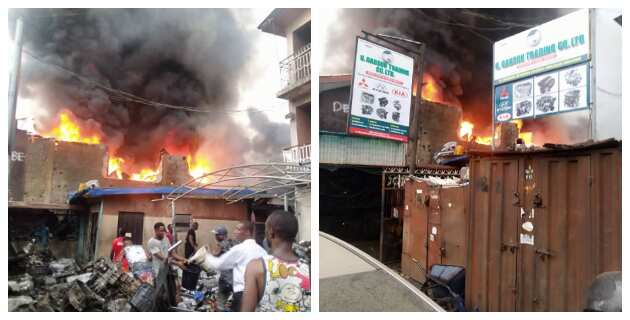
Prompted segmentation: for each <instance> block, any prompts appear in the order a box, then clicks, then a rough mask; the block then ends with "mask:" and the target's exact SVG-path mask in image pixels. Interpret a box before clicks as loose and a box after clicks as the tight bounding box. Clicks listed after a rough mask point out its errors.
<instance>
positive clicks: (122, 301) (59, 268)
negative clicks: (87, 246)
mask: <svg viewBox="0 0 630 320" xmlns="http://www.w3.org/2000/svg"><path fill="white" fill-rule="evenodd" d="M25 249H26V250H24V249H23V252H21V257H20V258H19V259H18V260H17V261H14V264H15V265H14V267H15V268H16V269H21V270H24V273H23V274H21V275H17V276H12V277H9V282H8V284H9V301H8V305H9V311H46V312H52V311H132V310H134V306H133V305H132V304H131V303H130V301H132V300H133V299H134V297H135V296H136V293H137V292H138V289H139V288H140V287H141V283H140V282H139V281H138V280H136V279H134V278H133V277H132V276H130V275H129V274H127V273H122V272H119V271H117V269H116V267H115V266H114V264H113V263H112V262H111V261H109V259H107V258H99V259H98V260H96V261H95V262H93V263H88V264H86V265H83V266H79V265H78V264H77V262H76V261H75V260H74V259H68V258H62V259H54V257H53V256H52V255H51V254H50V251H48V250H46V249H33V248H32V247H29V246H27V248H25ZM29 250H30V251H29Z"/></svg>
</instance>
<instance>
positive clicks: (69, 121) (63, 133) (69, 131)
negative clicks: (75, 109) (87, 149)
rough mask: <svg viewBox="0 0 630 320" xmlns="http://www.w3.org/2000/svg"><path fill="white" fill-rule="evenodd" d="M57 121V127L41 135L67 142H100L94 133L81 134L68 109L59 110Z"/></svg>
mask: <svg viewBox="0 0 630 320" xmlns="http://www.w3.org/2000/svg"><path fill="white" fill-rule="evenodd" d="M58 123H59V124H58V125H57V127H55V128H53V129H52V130H51V131H50V132H47V133H44V134H42V135H43V136H46V137H52V138H55V139H57V140H61V141H68V142H80V143H87V144H99V143H100V142H101V139H100V138H99V137H98V136H96V135H92V136H86V135H85V134H82V133H81V128H80V127H79V125H78V124H77V121H76V119H75V118H74V115H73V114H72V113H71V112H70V111H67V110H63V111H61V113H60V114H59V119H58Z"/></svg>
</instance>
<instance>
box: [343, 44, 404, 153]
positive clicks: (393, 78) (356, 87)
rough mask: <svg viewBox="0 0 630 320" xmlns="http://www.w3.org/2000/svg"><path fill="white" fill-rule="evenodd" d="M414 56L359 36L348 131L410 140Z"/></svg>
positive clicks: (402, 140) (356, 133) (398, 139)
mask: <svg viewBox="0 0 630 320" xmlns="http://www.w3.org/2000/svg"><path fill="white" fill-rule="evenodd" d="M413 63H414V60H413V58H412V57H410V56H407V55H404V54H401V53H399V52H396V51H393V50H391V49H389V48H386V47H383V46H380V45H378V44H375V43H373V42H370V41H367V40H365V39H361V38H357V46H356V56H355V63H354V74H353V78H352V93H351V100H350V115H349V122H348V132H349V133H350V134H355V135H363V136H370V137H377V138H384V139H391V140H397V141H401V142H407V141H408V139H409V138H408V136H409V120H410V115H411V99H412V83H413V81H412V80H413V67H414V65H413Z"/></svg>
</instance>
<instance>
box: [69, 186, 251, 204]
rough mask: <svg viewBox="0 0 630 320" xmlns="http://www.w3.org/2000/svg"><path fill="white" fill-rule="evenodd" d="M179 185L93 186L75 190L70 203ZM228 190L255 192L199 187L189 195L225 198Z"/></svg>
mask: <svg viewBox="0 0 630 320" xmlns="http://www.w3.org/2000/svg"><path fill="white" fill-rule="evenodd" d="M175 189H177V187H171V186H160V187H146V188H91V189H85V190H81V191H79V192H74V193H71V194H70V203H73V202H75V201H78V200H80V199H96V198H102V197H108V196H123V195H141V194H157V195H162V194H169V193H171V192H173V191H174V190H175ZM188 190H190V189H189V188H179V190H178V193H184V192H186V191H188ZM226 191H230V192H229V194H230V195H239V196H247V195H250V194H253V193H254V191H253V190H250V189H240V190H239V189H220V188H213V189H205V188H202V189H197V190H194V191H192V192H190V193H189V194H188V195H187V196H192V197H208V198H223V197H224V196H225V195H226Z"/></svg>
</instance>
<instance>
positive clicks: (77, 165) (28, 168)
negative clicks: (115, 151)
mask: <svg viewBox="0 0 630 320" xmlns="http://www.w3.org/2000/svg"><path fill="white" fill-rule="evenodd" d="M16 136H17V138H16V141H17V142H18V146H17V150H23V153H22V154H20V155H19V157H18V156H16V157H15V158H16V159H17V158H19V161H18V160H16V161H12V162H11V168H12V170H11V180H12V181H14V182H15V183H17V184H21V185H22V186H23V187H22V188H13V189H10V192H9V201H24V202H29V203H40V204H43V203H47V204H66V203H67V199H68V193H69V192H71V191H76V190H77V189H78V188H79V184H80V183H82V182H86V181H88V180H91V179H98V178H101V177H102V176H103V174H104V173H105V171H106V170H107V167H106V164H107V162H106V161H104V160H105V159H106V151H105V146H103V145H87V144H81V143H74V142H63V141H56V140H54V139H46V138H41V137H38V136H31V135H27V134H26V132H24V131H18V132H17V135H16ZM22 143H24V145H22ZM19 152H22V151H19ZM17 184H16V185H17Z"/></svg>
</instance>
